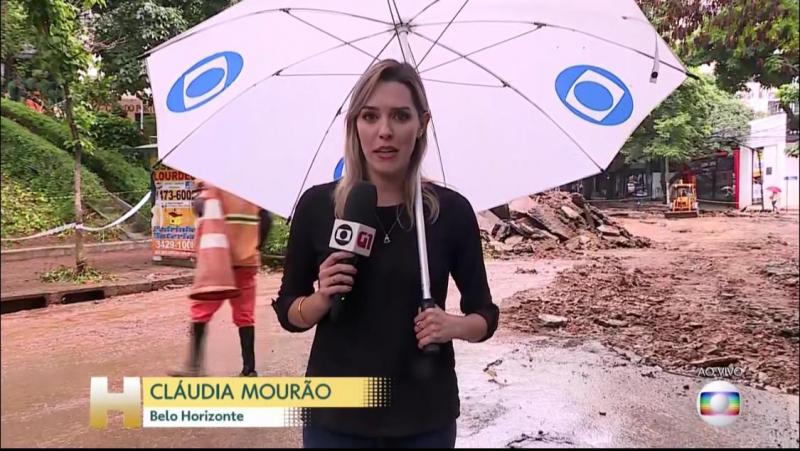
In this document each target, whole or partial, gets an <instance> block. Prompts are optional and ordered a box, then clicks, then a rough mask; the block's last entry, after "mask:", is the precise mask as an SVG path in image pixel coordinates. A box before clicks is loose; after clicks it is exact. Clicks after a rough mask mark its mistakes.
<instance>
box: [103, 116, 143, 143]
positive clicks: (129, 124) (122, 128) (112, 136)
mask: <svg viewBox="0 0 800 451" xmlns="http://www.w3.org/2000/svg"><path fill="white" fill-rule="evenodd" d="M91 130H92V132H91V134H92V140H93V141H94V143H95V145H96V146H98V147H101V148H105V149H122V148H125V147H135V146H140V145H142V144H144V143H145V139H144V136H143V135H142V133H141V132H140V131H139V127H138V126H137V125H136V124H135V123H134V122H133V121H131V120H130V119H128V118H126V117H119V116H114V115H113V114H109V113H104V112H99V113H95V115H94V123H93V124H92V127H91Z"/></svg>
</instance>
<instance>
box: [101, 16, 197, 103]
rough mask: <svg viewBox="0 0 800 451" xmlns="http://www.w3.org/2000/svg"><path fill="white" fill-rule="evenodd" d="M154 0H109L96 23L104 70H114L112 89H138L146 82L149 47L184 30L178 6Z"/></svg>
mask: <svg viewBox="0 0 800 451" xmlns="http://www.w3.org/2000/svg"><path fill="white" fill-rule="evenodd" d="M160 3H161V2H159V1H156V0H120V1H111V2H110V4H109V7H108V9H107V10H106V11H105V12H104V13H103V14H101V15H99V16H97V21H96V23H95V30H96V33H97V34H96V38H97V40H98V41H99V42H98V49H99V52H98V53H99V55H100V57H101V58H102V69H103V72H105V73H108V74H114V80H113V82H112V87H113V89H114V91H115V92H117V93H119V94H121V93H124V92H131V93H134V94H135V93H139V92H141V91H142V90H143V89H144V88H146V87H147V86H148V84H147V80H146V77H145V75H146V73H145V71H144V67H143V64H144V61H143V60H139V56H140V55H142V54H143V53H144V52H145V51H147V50H148V49H150V48H152V47H155V46H156V45H158V44H160V43H162V42H163V41H166V40H167V39H169V38H171V37H173V36H175V35H177V34H178V33H180V32H182V31H184V30H186V28H187V26H188V24H187V23H186V20H185V19H184V18H183V15H182V13H181V10H180V9H179V8H177V7H171V6H163V5H161V4H160Z"/></svg>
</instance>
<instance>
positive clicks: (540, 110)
mask: <svg viewBox="0 0 800 451" xmlns="http://www.w3.org/2000/svg"><path fill="white" fill-rule="evenodd" d="M412 33H414V34H415V35H417V36H419V37H421V38H422V39H425V40H427V41H431V38H429V37H427V36H425V35H423V34H420V33H418V32H416V31H412ZM437 45H439V46H440V47H442V48H443V49H445V50H449V51H451V52H453V53H455V54H456V55H460V56H461V57H462V58H464V59H465V60H467V61H469V62H470V63H472V64H473V65H475V66H477V67H479V68H480V69H481V70H483V71H485V72H486V73H488V74H489V75H491V76H492V77H494V78H496V79H497V80H499V81H500V82H501V83H503V85H504V86H506V87H508V88H509V89H511V90H512V91H514V92H515V93H517V95H519V96H520V97H522V98H523V99H525V100H526V101H527V102H528V103H530V104H531V105H532V106H533V107H534V108H536V109H537V110H539V112H540V113H542V114H543V115H544V116H545V117H546V118H547V119H549V120H550V122H552V123H553V125H555V126H556V128H558V129H559V130H561V132H562V133H564V135H565V136H566V137H567V138H569V139H570V141H572V143H573V144H575V145H576V146H577V147H578V149H580V151H581V152H583V154H584V155H586V158H588V159H589V161H591V162H592V163H594V165H595V166H597V167H598V169H600V171H603V167H602V166H600V165H599V164H597V162H596V161H594V158H592V156H591V155H589V152H587V151H586V150H585V149H584V148H583V146H581V145H580V144H579V143H578V141H576V140H575V138H573V137H572V135H570V134H569V133H567V131H566V130H564V128H563V127H561V125H560V124H559V123H558V122H556V121H555V120H554V119H553V118H552V117H550V115H549V114H547V113H546V112H545V111H544V110H543V109H542V107H540V106H539V105H537V104H536V102H534V101H533V100H531V99H530V98H529V97H528V96H526V95H525V94H523V93H522V91H520V90H519V89H517V88H516V87H515V86H513V85H512V84H511V83H509V82H507V81H505V80H503V78H502V77H500V76H499V75H497V74H495V73H494V72H492V71H491V70H489V69H487V68H486V67H485V66H483V65H482V64H480V63H478V62H477V61H475V60H473V59H471V58H470V57H469V56H467V55H463V54H461V53H460V52H458V51H456V50H453V49H452V48H450V47H448V46H446V45H444V44H441V43H439V44H437Z"/></svg>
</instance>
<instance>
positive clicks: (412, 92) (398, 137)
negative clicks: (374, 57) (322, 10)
mask: <svg viewBox="0 0 800 451" xmlns="http://www.w3.org/2000/svg"><path fill="white" fill-rule="evenodd" d="M429 119H430V113H429V109H428V101H427V98H426V95H425V90H424V88H423V86H422V81H421V80H420V78H419V75H418V74H417V72H416V71H415V70H414V68H413V67H412V66H410V65H408V64H406V63H399V62H397V61H394V60H385V61H382V62H380V63H378V64H376V65H374V66H373V67H371V68H370V69H369V70H368V71H367V72H366V73H364V74H363V75H362V77H361V79H360V80H359V81H358V83H357V85H356V87H355V90H354V91H353V96H352V100H351V104H350V109H349V110H348V113H347V117H346V121H345V122H346V123H345V126H346V138H345V156H344V158H345V167H346V168H347V170H346V174H345V175H344V177H343V178H342V179H340V180H339V181H338V182H333V183H329V184H326V185H319V186H315V187H312V188H310V189H308V190H307V191H306V192H305V193H304V194H303V195H302V196H301V198H300V201H299V202H298V205H297V208H296V210H295V215H294V218H293V220H292V225H291V230H290V234H289V243H288V250H287V255H286V263H285V268H284V275H283V281H282V285H281V289H280V292H279V295H278V298H277V299H275V301H274V302H273V308H274V309H275V312H276V314H277V316H278V320H279V321H280V323H281V325H282V326H283V327H284V328H285V329H286V330H289V331H292V332H302V331H306V330H308V329H310V328H312V327H313V326H315V325H316V326H317V331H316V335H315V337H314V343H313V345H312V348H311V354H310V356H309V361H308V368H307V373H306V375H307V376H309V377H322V376H327V377H347V376H349V377H365V376H370V377H387V378H389V379H390V380H391V397H390V398H391V399H390V406H388V407H378V408H363V409H327V408H326V409H309V410H310V412H309V418H308V422H307V424H306V426H305V428H304V431H303V439H304V444H305V446H306V447H362V446H382V445H388V446H402V447H451V448H452V447H454V445H455V437H456V418H457V417H458V416H459V397H458V383H457V378H456V373H455V360H454V355H453V343H452V341H453V340H455V339H459V340H466V341H470V342H479V341H484V340H486V339H488V338H489V337H491V336H492V334H493V333H494V331H495V330H496V328H497V322H498V316H499V311H498V308H497V306H496V305H495V304H493V303H492V297H491V293H490V291H489V285H488V282H487V279H486V269H485V267H484V262H483V253H482V248H481V241H480V233H479V230H478V223H477V220H476V217H475V213H474V212H473V209H472V207H471V205H470V204H469V202H468V201H467V200H466V199H465V198H464V197H463V196H461V195H459V194H458V193H456V192H454V191H452V190H449V189H447V188H443V187H440V186H438V185H434V184H432V183H424V184H423V198H424V205H425V208H424V212H425V218H426V224H425V227H426V233H427V242H428V261H429V269H430V281H431V294H432V296H433V298H434V299H435V300H436V303H437V304H438V305H437V307H435V308H431V309H428V310H425V311H424V312H421V313H420V311H419V305H420V298H421V277H420V270H419V256H418V249H417V235H416V229H415V226H414V214H413V211H414V209H413V206H414V197H413V196H414V186H415V183H414V182H415V180H416V178H417V174H418V172H419V171H420V165H421V163H422V160H423V158H424V155H425V149H426V145H427V135H426V130H427V123H428V120H429ZM362 180H368V181H370V182H371V183H373V184H374V185H375V187H376V189H377V195H378V205H377V207H376V211H375V214H376V224H377V225H378V227H376V229H377V236H376V237H375V243H374V245H373V248H372V253H371V255H370V257H369V259H368V260H362V263H360V264H358V268H356V267H354V266H352V265H350V264H347V263H346V262H343V259H346V258H347V257H349V256H350V255H349V254H347V253H345V252H334V253H331V251H330V250H329V248H328V243H329V240H330V234H331V229H332V227H333V222H334V219H335V218H336V217H342V215H343V212H344V204H345V200H346V199H347V196H348V194H349V192H350V190H351V189H352V187H353V186H354V185H355V184H356V183H357V182H359V181H362ZM451 275H452V277H453V279H454V280H455V282H456V285H457V286H458V289H459V291H460V293H461V311H462V312H463V315H452V314H448V313H445V311H444V310H443V308H444V306H445V298H446V295H447V285H448V279H449V276H451ZM315 281H318V287H317V289H316V290H315V287H314V282H315ZM337 293H347V300H346V301H345V302H346V303H347V307H346V309H345V310H344V313H343V314H342V315H341V316H340V317H339V318H338V319H337V320H336V321H332V320H331V319H330V315H329V312H330V310H331V305H332V297H333V295H335V294H337ZM430 343H440V346H441V351H440V352H439V353H438V354H435V355H433V356H431V355H426V354H424V353H423V352H422V348H423V347H425V346H426V345H428V344H430Z"/></svg>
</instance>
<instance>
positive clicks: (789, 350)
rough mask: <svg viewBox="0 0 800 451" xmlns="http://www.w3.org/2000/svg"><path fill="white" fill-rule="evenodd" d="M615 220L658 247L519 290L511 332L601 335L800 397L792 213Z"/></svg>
mask: <svg viewBox="0 0 800 451" xmlns="http://www.w3.org/2000/svg"><path fill="white" fill-rule="evenodd" d="M618 219H619V221H620V222H621V223H622V224H623V225H624V226H625V227H626V228H627V229H628V230H629V231H631V232H632V233H633V234H635V235H641V236H646V237H648V238H650V239H651V240H652V241H653V242H654V244H653V246H652V248H650V249H645V250H642V249H635V250H627V249H626V250H608V251H598V252H593V253H591V255H588V258H587V259H585V260H584V261H582V262H581V264H579V265H577V266H576V267H574V268H572V269H570V270H568V271H565V272H563V273H561V274H559V276H558V277H557V279H556V281H555V283H554V284H553V285H552V286H551V288H550V289H549V290H548V291H547V292H546V293H544V294H543V295H542V294H541V293H540V292H533V293H532V292H523V293H518V294H517V295H516V296H515V301H516V302H515V305H514V306H512V307H509V308H508V310H507V314H508V316H507V317H506V318H505V320H506V321H507V322H508V323H509V324H510V325H511V327H514V328H516V329H518V330H521V331H525V332H531V333H542V332H547V331H553V332H552V333H554V334H559V335H571V336H579V337H587V338H588V337H593V338H597V339H599V340H601V341H602V342H603V343H605V344H607V345H610V346H612V347H615V348H617V349H618V350H619V351H620V352H623V353H625V354H627V355H629V356H630V358H632V359H634V360H637V361H638V360H643V361H644V362H646V363H653V364H657V365H660V366H662V367H664V368H666V369H669V370H674V371H678V372H680V373H683V374H697V371H698V369H699V368H707V367H727V366H729V365H733V366H734V367H736V368H740V369H742V370H743V372H744V374H743V376H744V379H745V380H746V381H748V382H749V383H752V384H753V385H754V386H755V387H758V388H769V389H771V390H781V391H784V392H787V393H795V394H796V393H798V359H799V358H800V356H799V355H798V347H799V346H798V232H799V231H800V230H799V228H798V217H797V215H796V214H794V215H791V214H790V215H780V216H772V215H769V216H767V215H754V216H742V217H727V216H724V215H720V216H711V217H702V218H698V219H680V220H667V219H664V218H659V217H657V216H652V217H647V218H646V219H628V218H618ZM540 314H548V315H558V316H562V317H566V320H567V324H566V325H565V326H563V328H548V327H545V326H544V325H543V323H542V321H541V320H540V319H539V315H540ZM554 329H555V330H554Z"/></svg>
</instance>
